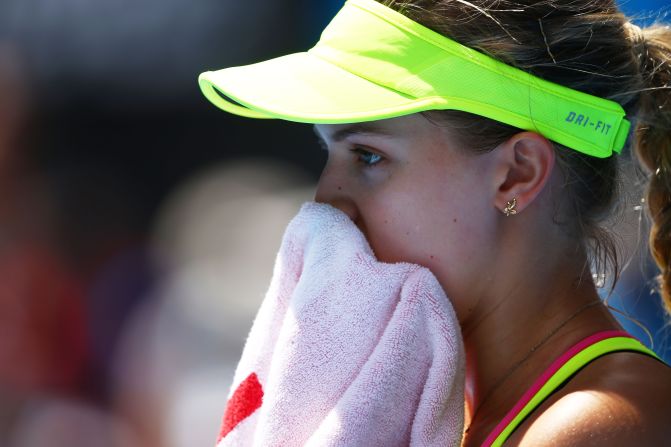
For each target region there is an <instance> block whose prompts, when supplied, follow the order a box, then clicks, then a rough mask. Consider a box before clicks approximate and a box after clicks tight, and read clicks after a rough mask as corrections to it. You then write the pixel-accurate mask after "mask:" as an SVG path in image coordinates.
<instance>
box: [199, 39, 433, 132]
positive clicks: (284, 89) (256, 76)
mask: <svg viewBox="0 0 671 447" xmlns="http://www.w3.org/2000/svg"><path fill="white" fill-rule="evenodd" d="M198 82H199V84H200V88H201V90H202V91H203V93H204V95H205V96H206V97H207V98H208V99H209V100H210V101H211V102H212V103H213V104H214V105H216V106H217V107H219V108H221V109H223V110H225V111H227V112H230V113H234V114H237V115H241V116H245V117H249V118H277V119H283V120H288V121H295V122H302V123H314V124H341V123H352V122H362V121H373V120H379V119H386V118H393V117H397V116H402V115H409V114H412V113H416V112H420V111H424V110H429V109H436V108H444V107H445V105H443V107H439V104H437V102H444V101H445V100H444V98H440V99H441V100H442V101H432V100H431V99H430V98H422V99H418V98H412V97H409V96H408V95H405V94H403V93H400V92H397V91H394V90H391V89H388V88H386V87H383V86H380V85H378V84H375V83H373V82H371V81H368V80H366V79H364V78H361V77H359V76H357V75H354V74H352V73H350V72H348V71H347V70H344V69H342V68H340V67H338V66H336V65H334V64H332V63H329V62H327V61H325V60H323V59H320V58H319V57H317V56H314V55H312V54H310V53H309V52H306V53H295V54H290V55H288V56H283V57H279V58H276V59H271V60H268V61H264V62H260V63H257V64H253V65H246V66H242V67H232V68H226V69H223V70H218V71H208V72H205V73H203V74H201V75H200V77H199V79H198Z"/></svg>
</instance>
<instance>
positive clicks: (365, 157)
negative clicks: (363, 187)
mask: <svg viewBox="0 0 671 447" xmlns="http://www.w3.org/2000/svg"><path fill="white" fill-rule="evenodd" d="M352 152H354V153H355V154H356V156H357V159H358V161H359V162H361V163H363V164H364V165H366V166H373V165H376V164H378V163H379V162H381V161H382V156H381V155H378V154H375V153H373V152H370V151H367V150H365V149H361V148H355V149H352Z"/></svg>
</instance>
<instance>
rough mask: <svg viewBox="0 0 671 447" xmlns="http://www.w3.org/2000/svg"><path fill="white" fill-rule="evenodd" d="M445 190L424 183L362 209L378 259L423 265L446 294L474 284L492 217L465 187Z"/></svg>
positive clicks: (483, 253) (484, 252) (368, 234)
mask: <svg viewBox="0 0 671 447" xmlns="http://www.w3.org/2000/svg"><path fill="white" fill-rule="evenodd" d="M429 186H433V189H429ZM448 186H450V187H444V188H443V187H436V182H427V183H426V184H425V185H423V186H422V185H418V186H417V188H416V189H415V190H413V189H411V188H404V189H403V190H402V191H401V190H396V191H394V193H393V194H389V195H388V196H384V197H381V196H377V198H378V200H376V201H375V202H371V203H369V204H367V205H366V206H365V207H364V208H365V209H366V210H367V213H366V214H365V216H364V219H363V222H364V225H365V228H364V232H365V233H366V236H367V238H368V240H369V242H370V244H371V247H372V248H373V250H374V251H375V254H376V255H377V257H378V259H380V260H381V261H383V262H411V263H415V264H419V265H423V266H425V267H427V268H429V269H430V270H431V271H432V272H433V273H434V274H435V275H436V276H437V277H438V280H439V281H440V282H441V284H442V285H443V287H444V288H445V290H446V291H448V290H460V289H461V288H462V283H468V282H469V281H473V280H475V279H477V276H478V275H479V273H478V272H479V271H480V269H481V264H482V260H483V259H484V258H486V257H487V253H488V249H487V244H488V243H490V241H489V239H490V238H489V236H488V235H491V232H490V231H489V230H488V228H489V226H490V224H491V222H488V219H490V220H491V214H492V213H491V210H489V209H487V207H486V206H484V205H483V203H484V200H480V199H479V198H476V197H474V196H473V193H472V192H471V191H470V190H469V188H466V187H463V188H462V187H458V185H457V186H454V185H448ZM380 199H381V200H380Z"/></svg>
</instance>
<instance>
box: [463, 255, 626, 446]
mask: <svg viewBox="0 0 671 447" xmlns="http://www.w3.org/2000/svg"><path fill="white" fill-rule="evenodd" d="M518 250H519V248H518ZM545 255H548V253H545ZM515 258H516V259H518V260H519V259H528V260H530V261H529V262H528V263H524V262H521V261H518V262H517V265H514V264H513V265H510V264H508V266H509V267H510V268H508V269H507V273H508V274H507V275H506V277H505V278H501V279H500V280H498V281H497V283H498V284H502V285H504V286H503V287H501V288H497V291H498V293H497V296H495V297H493V296H490V297H487V299H480V300H478V302H479V303H480V304H479V306H483V307H484V306H488V307H489V309H490V310H489V311H486V310H484V309H479V311H478V312H477V313H473V315H481V317H480V318H479V319H478V320H471V321H464V322H462V325H463V327H462V329H463V333H464V343H465V347H466V355H467V366H466V380H467V382H466V405H467V415H466V427H469V437H476V438H477V439H478V440H479V442H481V441H482V439H480V438H484V437H485V436H487V434H488V433H489V431H490V430H491V429H493V428H494V426H495V425H496V424H497V423H498V422H499V421H500V420H501V419H502V418H503V417H504V416H505V414H506V413H507V412H508V411H509V410H510V408H512V406H513V405H514V404H515V402H516V401H517V400H518V399H519V398H520V397H521V395H522V394H523V393H524V391H525V390H526V389H527V388H528V386H530V385H531V384H532V383H533V382H534V380H536V378H537V377H538V376H539V375H540V374H541V373H542V372H543V371H544V370H545V369H546V368H547V366H548V365H549V364H550V363H552V361H553V360H554V359H555V358H556V357H557V356H559V355H560V354H561V353H562V352H564V351H565V350H567V349H568V348H569V347H571V346H572V345H573V344H575V343H577V342H578V341H580V340H581V339H583V338H585V337H587V336H589V335H591V334H592V333H594V332H596V331H598V330H607V329H619V326H618V325H617V323H616V322H615V320H614V319H613V318H612V316H611V315H610V313H609V312H608V310H607V309H606V308H605V306H603V305H601V304H599V297H598V294H597V292H596V288H595V286H594V283H593V281H592V278H591V275H590V274H589V272H586V273H585V272H582V269H581V270H577V269H572V268H571V266H575V265H579V264H580V263H576V262H575V259H573V260H570V259H568V258H566V257H565V256H552V255H551V254H550V256H545V257H544V259H543V262H544V263H545V264H546V267H545V268H544V269H543V271H544V272H547V274H538V275H534V276H533V277H529V276H530V275H527V274H524V273H523V272H530V271H533V272H535V273H537V272H539V268H538V265H539V264H538V262H540V260H533V259H532V258H529V257H525V256H516V257H515ZM548 259H555V260H557V261H556V262H555V263H553V264H554V265H549V263H548ZM562 259H564V260H565V262H564V263H562ZM560 264H563V265H560ZM583 265H585V264H583ZM532 266H533V268H532ZM511 268H517V270H518V272H522V273H521V275H514V274H511ZM541 273H542V272H541ZM506 278H507V280H506ZM510 278H523V279H521V280H519V282H515V281H511V280H510ZM475 445H480V444H479V443H477V444H475Z"/></svg>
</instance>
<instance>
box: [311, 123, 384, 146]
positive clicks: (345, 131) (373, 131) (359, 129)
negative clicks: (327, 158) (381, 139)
mask: <svg viewBox="0 0 671 447" xmlns="http://www.w3.org/2000/svg"><path fill="white" fill-rule="evenodd" d="M312 129H313V130H314V132H315V134H316V135H317V137H318V138H319V139H320V140H322V141H323V140H324V138H323V137H322V136H321V135H320V134H319V131H317V127H316V126H313V127H312ZM352 135H377V136H387V137H388V136H393V135H394V133H393V132H392V131H391V130H390V129H389V128H387V127H383V126H380V125H379V124H376V123H373V122H367V123H352V124H347V125H345V127H342V128H340V129H338V130H336V131H335V132H333V134H332V135H331V140H333V142H335V143H340V142H342V141H343V140H345V139H347V138H349V137H351V136H352Z"/></svg>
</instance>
